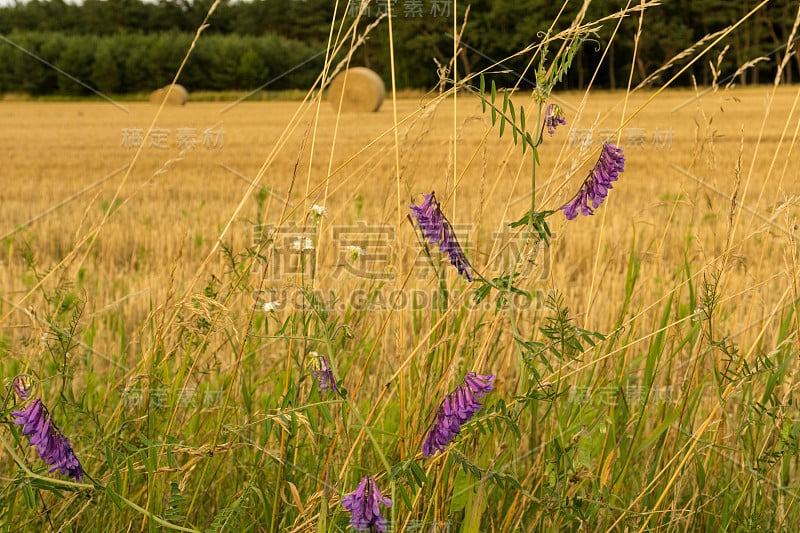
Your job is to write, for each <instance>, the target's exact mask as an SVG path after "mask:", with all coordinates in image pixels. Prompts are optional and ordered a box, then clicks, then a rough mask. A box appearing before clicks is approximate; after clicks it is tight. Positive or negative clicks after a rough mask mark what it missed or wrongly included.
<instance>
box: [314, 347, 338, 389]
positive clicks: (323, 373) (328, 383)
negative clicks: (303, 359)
mask: <svg viewBox="0 0 800 533" xmlns="http://www.w3.org/2000/svg"><path fill="white" fill-rule="evenodd" d="M310 355H311V356H312V357H313V359H312V360H311V365H312V370H311V371H312V372H313V373H314V377H315V378H317V383H318V384H319V390H320V391H326V390H331V391H333V392H335V393H336V394H339V389H338V388H337V387H336V377H334V375H333V369H332V368H331V365H330V362H329V361H328V358H327V357H325V356H324V355H319V354H318V353H317V352H311V354H310Z"/></svg>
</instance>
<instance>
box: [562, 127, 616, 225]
mask: <svg viewBox="0 0 800 533" xmlns="http://www.w3.org/2000/svg"><path fill="white" fill-rule="evenodd" d="M624 171H625V156H624V155H623V153H622V148H620V147H618V146H614V145H613V144H611V143H610V142H608V141H606V142H605V144H603V149H602V150H601V151H600V158H599V159H598V160H597V163H595V165H594V168H593V169H592V170H591V172H590V173H589V177H587V178H586V179H585V180H584V181H583V184H582V185H581V188H580V189H579V190H578V192H577V194H576V195H575V196H574V197H573V198H572V199H571V200H570V201H569V202H567V203H566V204H564V205H562V206H561V207H560V209H561V210H562V211H564V216H566V217H567V220H572V219H573V218H575V217H577V216H578V210H580V212H581V214H582V215H583V216H588V215H593V214H594V210H595V209H597V208H598V207H600V204H602V203H603V200H605V198H606V196H608V191H609V190H610V189H611V188H612V185H611V182H612V181H617V179H618V178H619V173H620V172H624ZM590 202H591V204H592V205H591V206H590V205H589V203H590Z"/></svg>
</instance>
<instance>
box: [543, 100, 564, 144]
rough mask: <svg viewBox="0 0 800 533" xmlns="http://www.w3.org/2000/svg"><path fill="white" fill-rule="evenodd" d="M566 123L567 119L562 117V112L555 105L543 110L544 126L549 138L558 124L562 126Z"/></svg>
mask: <svg viewBox="0 0 800 533" xmlns="http://www.w3.org/2000/svg"><path fill="white" fill-rule="evenodd" d="M566 123H567V119H566V118H565V117H564V111H562V109H561V108H560V107H558V106H557V105H556V104H550V105H549V106H547V109H545V110H544V126H545V127H546V128H547V134H548V135H550V137H552V136H553V134H555V132H556V128H557V127H558V125H559V124H561V125H564V124H566Z"/></svg>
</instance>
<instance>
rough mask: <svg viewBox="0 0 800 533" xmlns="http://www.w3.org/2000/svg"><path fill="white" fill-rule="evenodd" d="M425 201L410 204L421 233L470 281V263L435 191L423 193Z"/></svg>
mask: <svg viewBox="0 0 800 533" xmlns="http://www.w3.org/2000/svg"><path fill="white" fill-rule="evenodd" d="M422 196H423V197H424V198H425V201H423V202H422V204H421V205H418V206H417V205H411V206H410V207H411V213H412V214H413V215H414V217H415V218H416V219H417V222H418V223H419V227H420V228H421V229H422V234H423V235H424V236H425V238H426V239H427V240H428V242H430V243H431V244H438V245H439V250H441V251H442V253H446V254H448V255H449V256H450V264H452V265H453V266H454V267H456V268H457V269H458V273H459V274H464V276H465V277H466V278H467V281H472V274H471V273H470V264H469V261H467V256H466V255H464V251H463V250H462V249H461V245H460V244H458V240H457V239H456V234H455V232H454V231H453V227H452V226H451V225H450V222H449V221H448V220H447V218H446V217H445V216H444V213H442V208H441V206H440V205H439V201H438V200H437V199H436V193H435V192H434V191H431V193H430V194H423V195H422Z"/></svg>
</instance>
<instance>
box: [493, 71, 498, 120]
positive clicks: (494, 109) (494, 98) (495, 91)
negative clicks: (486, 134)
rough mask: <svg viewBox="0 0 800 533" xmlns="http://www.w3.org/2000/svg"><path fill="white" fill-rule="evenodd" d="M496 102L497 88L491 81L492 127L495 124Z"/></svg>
mask: <svg viewBox="0 0 800 533" xmlns="http://www.w3.org/2000/svg"><path fill="white" fill-rule="evenodd" d="M496 100H497V87H496V86H495V84H494V80H492V126H494V125H495V124H496V123H497V108H496V107H495V105H494V103H495V101H496Z"/></svg>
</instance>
